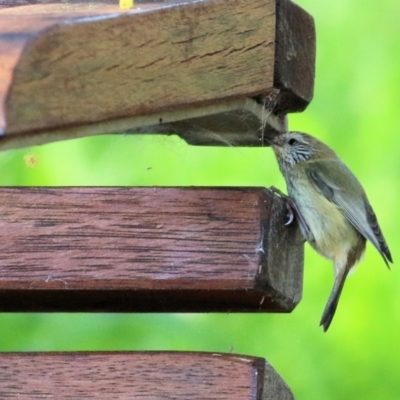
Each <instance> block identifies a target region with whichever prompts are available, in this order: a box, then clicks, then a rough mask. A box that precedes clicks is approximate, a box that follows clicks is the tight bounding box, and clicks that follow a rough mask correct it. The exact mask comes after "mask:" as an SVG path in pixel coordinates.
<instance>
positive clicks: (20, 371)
mask: <svg viewBox="0 0 400 400" xmlns="http://www.w3.org/2000/svg"><path fill="white" fill-rule="evenodd" d="M0 363H1V368H2V373H1V375H0V393H1V395H2V397H3V398H14V397H20V396H23V397H25V398H29V399H36V398H44V397H51V398H66V397H67V398H76V399H78V398H92V397H96V398H102V399H111V398H112V399H127V398H135V399H143V400H146V399H149V400H150V399H193V400H196V399H198V400H200V399H201V400H203V399H215V400H231V399H241V400H246V399H248V400H264V399H269V400H292V399H294V397H293V395H292V393H291V391H290V389H289V388H288V387H287V386H286V384H285V382H284V381H283V380H282V378H281V377H280V376H279V375H278V374H277V372H276V371H275V370H274V369H273V368H272V367H271V365H269V364H268V363H267V362H266V361H265V360H264V359H262V358H259V357H248V356H241V355H240V356H239V355H234V354H229V355H228V354H221V353H195V352H181V353H178V352H118V353H117V352H101V353H83V352H80V353H20V354H17V353H2V354H1V355H0Z"/></svg>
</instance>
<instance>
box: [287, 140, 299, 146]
mask: <svg viewBox="0 0 400 400" xmlns="http://www.w3.org/2000/svg"><path fill="white" fill-rule="evenodd" d="M288 143H289V144H290V145H291V146H293V145H294V144H296V143H297V140H296V139H289V141H288Z"/></svg>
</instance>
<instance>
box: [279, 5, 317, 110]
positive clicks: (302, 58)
mask: <svg viewBox="0 0 400 400" xmlns="http://www.w3.org/2000/svg"><path fill="white" fill-rule="evenodd" d="M276 21H277V22H276V47H275V76H274V87H276V88H277V89H279V92H278V95H277V98H276V106H275V107H274V112H276V113H278V114H285V113H287V112H293V111H303V110H304V109H305V108H306V107H307V106H308V104H309V103H310V102H311V100H312V98H313V94H314V77H315V50H316V43H315V26H314V20H313V18H312V17H311V16H310V15H309V14H308V13H306V12H305V11H304V10H302V9H301V8H300V7H299V6H298V5H297V4H295V3H293V2H292V1H290V0H279V1H278V2H277V19H276Z"/></svg>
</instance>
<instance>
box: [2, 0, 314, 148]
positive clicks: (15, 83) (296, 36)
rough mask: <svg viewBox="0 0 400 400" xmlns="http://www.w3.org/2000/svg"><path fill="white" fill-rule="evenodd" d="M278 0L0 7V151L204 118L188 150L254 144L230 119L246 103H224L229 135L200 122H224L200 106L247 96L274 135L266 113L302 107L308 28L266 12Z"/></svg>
mask: <svg viewBox="0 0 400 400" xmlns="http://www.w3.org/2000/svg"><path fill="white" fill-rule="evenodd" d="M285 1H286V0H200V1H192V2H190V1H189V2H188V1H186V2H185V1H183V0H178V1H174V0H171V1H164V2H151V1H149V2H140V1H137V2H136V3H135V4H136V6H135V8H134V9H132V10H128V11H124V10H120V9H119V8H118V5H117V1H111V0H103V1H99V2H96V3H89V2H85V1H84V0H70V1H68V3H66V2H64V1H60V0H59V1H57V0H17V1H14V2H11V1H9V0H0V133H2V135H3V136H2V139H1V140H0V150H5V149H9V148H16V147H26V146H32V145H36V144H43V143H48V142H50V141H57V140H65V139H73V138H77V137H82V136H88V135H94V134H104V133H114V132H120V133H123V132H125V131H127V130H130V129H135V128H138V127H150V126H151V127H153V126H155V124H158V121H161V120H166V121H167V122H174V121H182V120H184V119H185V118H187V119H193V118H197V117H198V116H199V115H200V114H201V116H206V115H207V113H209V115H213V116H215V118H214V119H211V120H210V119H207V120H206V121H205V125H206V126H205V127H203V126H200V128H202V130H200V129H197V130H196V129H191V130H189V132H191V133H189V134H187V133H186V135H185V140H187V141H188V142H189V143H193V144H204V143H205V144H213V145H215V144H217V145H221V144H223V143H231V139H232V137H233V138H234V139H235V144H236V145H252V146H254V145H262V144H263V143H262V142H260V141H259V140H254V136H256V135H255V134H254V132H253V131H250V130H249V129H248V128H247V127H246V124H243V120H241V119H240V115H239V114H240V112H243V111H244V112H247V111H248V110H247V108H245V107H244V108H242V107H239V108H238V107H233V108H229V107H225V109H226V110H225V111H228V112H229V113H230V116H229V118H230V119H231V120H232V123H231V125H233V126H235V127H236V129H235V130H234V131H233V132H230V131H229V132H225V131H224V132H223V136H224V137H223V140H216V139H215V136H214V137H213V136H212V135H207V131H209V130H210V129H209V128H210V121H211V122H212V126H211V128H213V127H217V128H218V126H220V124H219V123H218V121H219V119H220V118H222V119H223V120H224V121H225V120H226V119H225V116H224V115H220V114H219V112H220V111H218V110H217V109H213V107H210V106H211V105H216V106H217V105H218V104H225V103H229V102H230V101H232V100H243V101H244V100H246V99H247V100H248V98H249V97H254V98H256V99H257V101H259V104H260V105H262V106H263V107H264V112H263V119H262V120H258V113H256V114H255V115H254V116H253V115H252V116H251V117H252V121H251V122H252V124H253V123H254V124H256V125H257V124H258V122H259V123H260V125H261V124H264V126H265V128H266V129H267V130H268V129H270V130H271V131H272V132H275V133H276V132H277V131H282V130H284V129H285V126H286V125H285V123H284V122H283V121H282V120H280V119H279V118H275V117H274V116H273V115H271V109H275V111H276V112H277V113H279V114H285V113H286V112H288V111H299V110H300V109H304V108H305V106H306V105H307V104H308V102H309V101H310V99H311V97H312V91H313V75H312V74H313V71H314V70H313V65H314V64H313V63H314V53H315V49H313V48H312V46H310V45H307V46H304V45H303V44H304V43H305V42H307V41H308V42H307V43H314V45H315V40H314V41H313V38H310V35H311V34H313V28H310V25H311V26H313V22H312V18H311V17H309V16H308V14H306V13H305V12H304V11H303V10H302V9H301V8H299V7H297V6H296V7H295V6H285V7H278V10H283V11H281V12H278V14H276V7H277V6H279V5H280V3H281V2H285ZM29 3H30V4H32V5H26V4H29ZM289 3H290V4H291V2H289ZM21 5H22V6H21ZM286 9H288V10H289V11H288V13H289V14H290V15H289V17H288V16H286V15H285V14H284V12H285V10H286ZM304 16H306V17H304ZM307 18H308V19H307ZM280 19H282V21H283V22H281V21H280ZM299 19H301V20H302V24H300V25H299V24H298V23H297V21H298V20H299ZM307 24H308V25H307ZM292 25H293V26H292ZM277 27H280V28H279V29H277ZM299 27H300V28H299ZM288 54H289V55H290V57H289V58H287V55H288ZM293 60H294V61H293ZM286 63H288V65H286ZM311 72H312V74H311ZM310 74H311V75H312V76H311V75H310ZM310 79H311V81H310ZM271 93H272V94H275V93H278V94H279V95H278V96H275V95H274V96H272V97H274V99H273V104H272V105H271V104H269V103H268V102H266V99H269V98H271ZM310 94H311V95H310ZM237 110H238V111H239V114H237V113H236V111H237ZM215 121H216V122H215ZM201 122H203V121H201ZM224 124H225V126H226V127H229V126H230V124H229V123H225V122H224ZM175 127H176V131H177V132H178V133H179V132H181V127H180V126H178V125H177V126H173V128H175ZM239 127H240V129H241V130H240V131H238V129H239ZM161 130H163V129H161ZM259 130H260V129H259V126H258V127H257V131H256V132H258V131H259ZM163 131H164V132H165V129H164V130H163ZM173 132H174V131H173ZM200 132H204V136H205V137H204V138H203V137H201V135H199V133H200ZM169 133H171V132H169Z"/></svg>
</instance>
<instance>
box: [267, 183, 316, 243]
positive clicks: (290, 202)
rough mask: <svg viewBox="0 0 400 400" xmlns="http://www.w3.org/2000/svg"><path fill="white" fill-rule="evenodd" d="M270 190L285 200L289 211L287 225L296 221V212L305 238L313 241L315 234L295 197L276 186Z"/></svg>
mask: <svg viewBox="0 0 400 400" xmlns="http://www.w3.org/2000/svg"><path fill="white" fill-rule="evenodd" d="M270 190H271V191H272V193H274V194H276V195H278V196H279V197H280V198H281V199H282V200H284V202H285V205H286V209H287V212H288V220H287V221H286V222H285V226H287V225H290V224H291V223H292V222H293V221H294V215H295V214H296V218H297V221H298V223H299V225H300V230H301V232H302V233H303V236H304V238H305V240H309V241H311V240H312V239H313V238H314V236H313V234H312V232H311V230H310V228H309V226H308V224H307V222H306V220H305V219H304V217H303V215H302V214H301V212H300V210H299V208H298V207H297V204H296V202H295V201H294V199H292V198H291V197H289V196H287V195H286V194H284V193H283V192H281V191H280V190H279V189H277V188H276V187H275V186H271V187H270Z"/></svg>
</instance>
